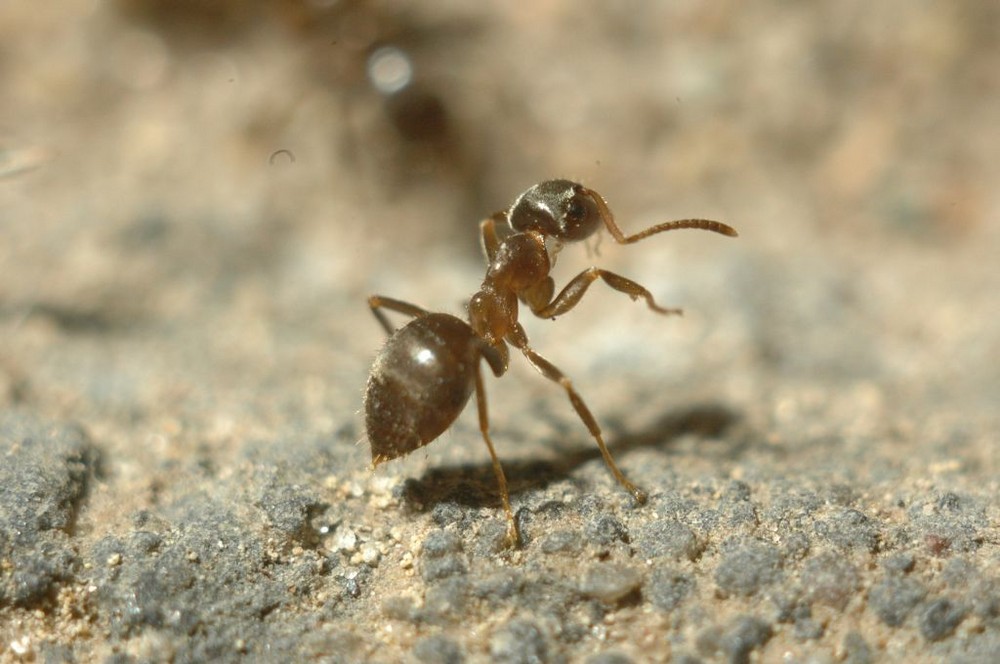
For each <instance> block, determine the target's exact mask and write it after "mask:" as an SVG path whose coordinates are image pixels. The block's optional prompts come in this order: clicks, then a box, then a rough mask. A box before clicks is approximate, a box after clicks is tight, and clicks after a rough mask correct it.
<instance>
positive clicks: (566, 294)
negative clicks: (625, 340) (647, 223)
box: [526, 267, 684, 318]
mask: <svg viewBox="0 0 1000 664" xmlns="http://www.w3.org/2000/svg"><path fill="white" fill-rule="evenodd" d="M598 279H602V280H604V283H606V284H607V285H608V286H611V287H612V288H614V289H615V290H616V291H619V292H621V293H625V294H626V295H628V296H629V297H630V298H632V299H633V300H637V299H639V298H640V297H641V298H643V299H644V300H646V304H647V305H648V306H649V308H650V309H652V310H653V311H655V312H657V313H660V314H665V315H675V316H679V315H681V314H683V313H684V312H683V311H682V310H681V309H674V308H670V309H667V308H664V307H661V306H660V305H658V304H657V303H656V300H654V299H653V294H652V293H650V292H649V291H648V290H646V289H645V288H643V287H642V286H641V285H639V284H638V283H636V282H634V281H632V280H631V279H627V278H625V277H623V276H621V275H620V274H615V273H614V272H609V271H607V270H602V269H601V268H599V267H592V268H589V269H587V270H584V271H583V272H581V273H580V274H578V275H576V276H575V277H573V279H572V280H571V281H570V282H569V283H568V284H566V287H565V288H563V289H562V291H561V292H560V293H559V295H556V296H555V297H554V298H552V301H551V302H550V301H548V300H547V299H546V300H541V299H537V300H536V299H533V298H532V295H534V294H533V293H531V292H529V293H526V299H527V303H528V306H529V307H531V311H532V313H534V314H535V315H536V316H538V317H539V318H554V317H555V316H559V315H561V314H564V313H566V312H567V311H569V310H570V309H572V308H573V307H575V306H576V305H577V304H578V303H579V302H580V300H581V299H582V298H583V295H584V293H586V292H587V289H588V288H590V284H592V283H594V282H595V281H597V280H598Z"/></svg>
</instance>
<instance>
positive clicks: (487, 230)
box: [479, 212, 507, 264]
mask: <svg viewBox="0 0 1000 664" xmlns="http://www.w3.org/2000/svg"><path fill="white" fill-rule="evenodd" d="M506 221H507V213H506V212H494V213H493V214H492V215H490V216H489V218H488V219H484V220H483V221H482V222H481V223H480V224H479V232H480V233H481V235H482V241H483V253H484V254H486V262H488V263H491V264H492V263H493V259H494V258H496V255H497V251H498V250H499V249H500V236H499V235H497V224H498V223H503V222H506Z"/></svg>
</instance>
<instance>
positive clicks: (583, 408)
mask: <svg viewBox="0 0 1000 664" xmlns="http://www.w3.org/2000/svg"><path fill="white" fill-rule="evenodd" d="M507 340H508V341H509V342H510V343H512V344H513V345H514V346H515V347H516V348H517V349H518V350H520V351H521V352H522V353H523V354H524V357H525V358H527V360H528V362H530V363H531V366H533V367H534V368H535V369H536V370H537V371H538V373H540V374H542V375H543V376H545V377H546V378H548V379H549V380H551V381H553V382H556V383H559V384H560V385H562V388H563V389H564V390H566V396H568V397H569V401H570V403H571V404H573V408H574V409H575V410H576V414H577V415H578V416H579V417H580V419H581V420H583V423H584V424H585V425H586V426H587V429H588V430H589V431H590V435H591V436H593V438H594V441H595V442H597V447H598V449H600V450H601V456H602V457H603V458H604V463H605V464H606V465H607V466H608V469H610V470H611V474H612V475H614V476H615V479H616V480H618V483H619V484H621V485H622V487H624V488H625V490H626V491H628V492H629V493H630V494H632V498H634V499H635V502H637V503H639V504H643V503H645V502H646V492H645V491H643V490H642V489H640V488H639V487H637V486H636V485H634V484H632V482H630V481H629V480H628V478H627V477H625V474H624V473H623V472H622V471H621V470H620V469H619V468H618V464H616V463H615V460H614V458H612V456H611V452H610V451H608V446H607V445H606V444H605V443H604V435H603V434H602V432H601V427H600V425H598V424H597V420H596V419H595V418H594V415H593V413H591V412H590V409H589V408H588V407H587V404H586V403H584V401H583V397H581V396H580V395H579V393H578V392H577V391H576V389H575V388H574V387H573V382H572V381H571V380H570V379H569V378H567V377H566V374H564V373H563V372H562V371H560V370H559V368H558V367H556V366H555V365H554V364H552V363H551V362H549V361H548V360H546V359H545V358H544V357H542V356H541V355H539V354H538V353H537V352H535V350H534V349H532V348H531V346H529V345H528V336H527V334H525V332H524V328H523V327H522V326H521V324H520V323H518V324H517V325H516V327H515V329H514V331H513V332H511V334H510V335H509V337H508V339H507Z"/></svg>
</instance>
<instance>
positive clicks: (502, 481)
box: [476, 362, 521, 547]
mask: <svg viewBox="0 0 1000 664" xmlns="http://www.w3.org/2000/svg"><path fill="white" fill-rule="evenodd" d="M476 407H477V408H478V410H479V431H480V432H481V433H482V434H483V440H484V441H485V442H486V447H487V448H488V449H489V451H490V459H491V460H492V461H493V473H494V474H495V475H496V477H497V485H498V487H499V489H500V502H502V503H503V510H504V512H505V513H506V514H507V541H508V542H509V543H510V544H511V546H513V547H519V546H520V545H521V534H520V533H519V532H518V530H517V521H516V520H515V519H514V511H513V510H512V509H511V508H510V492H509V491H508V490H507V476H506V475H504V472H503V466H501V465H500V459H499V458H498V457H497V453H496V450H495V449H493V441H492V440H490V420H489V415H488V413H487V409H486V389H485V388H484V387H483V372H482V370H481V366H480V364H479V363H478V362H477V363H476Z"/></svg>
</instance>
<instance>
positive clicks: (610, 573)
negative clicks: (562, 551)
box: [580, 563, 642, 604]
mask: <svg viewBox="0 0 1000 664" xmlns="http://www.w3.org/2000/svg"><path fill="white" fill-rule="evenodd" d="M641 584H642V575H641V574H639V572H638V571H636V570H635V569H633V568H631V567H626V566H625V565H621V564H618V563H596V564H594V565H592V566H591V567H590V568H588V569H587V571H586V572H584V573H583V579H582V580H581V581H580V592H581V593H583V594H584V595H587V596H588V597H594V598H596V599H599V600H601V601H602V602H607V603H609V604H611V603H614V602H617V601H618V600H620V599H622V598H623V597H625V596H626V595H628V594H629V593H631V592H633V591H634V590H636V589H637V588H638V587H639V586H640V585H641Z"/></svg>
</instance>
